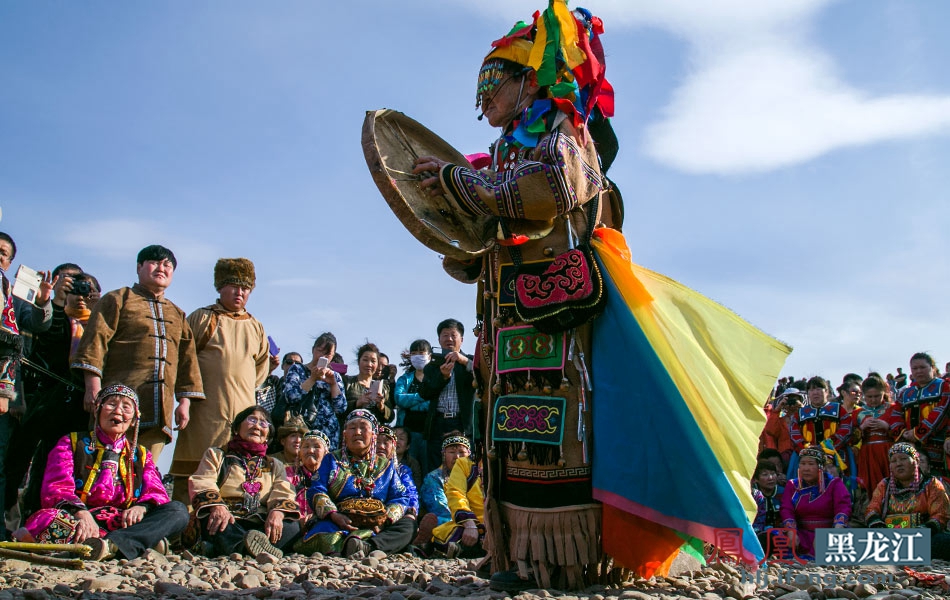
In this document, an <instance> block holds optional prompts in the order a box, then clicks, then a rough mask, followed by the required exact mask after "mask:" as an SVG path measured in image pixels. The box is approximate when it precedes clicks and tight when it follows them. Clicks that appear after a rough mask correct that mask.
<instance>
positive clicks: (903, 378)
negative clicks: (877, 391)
mask: <svg viewBox="0 0 950 600" xmlns="http://www.w3.org/2000/svg"><path fill="white" fill-rule="evenodd" d="M894 385H895V386H897V391H900V390H902V389H904V388H905V387H906V386H907V373H905V372H904V369H903V368H901V367H897V376H896V377H894Z"/></svg>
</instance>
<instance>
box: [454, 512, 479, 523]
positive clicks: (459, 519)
mask: <svg viewBox="0 0 950 600" xmlns="http://www.w3.org/2000/svg"><path fill="white" fill-rule="evenodd" d="M465 521H475V522H478V519H477V518H476V517H475V513H473V512H471V511H468V510H457V511H455V522H456V523H458V524H460V525H461V524H462V523H463V522H465Z"/></svg>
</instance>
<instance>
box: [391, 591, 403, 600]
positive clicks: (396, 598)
mask: <svg viewBox="0 0 950 600" xmlns="http://www.w3.org/2000/svg"><path fill="white" fill-rule="evenodd" d="M389 600H406V597H405V596H403V595H402V594H400V593H399V592H393V593H391V594H390V595H389Z"/></svg>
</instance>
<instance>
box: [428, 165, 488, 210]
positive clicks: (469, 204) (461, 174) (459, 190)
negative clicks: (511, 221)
mask: <svg viewBox="0 0 950 600" xmlns="http://www.w3.org/2000/svg"><path fill="white" fill-rule="evenodd" d="M466 178H469V179H470V180H469V181H466ZM481 179H485V176H484V175H483V174H481V173H479V172H477V171H476V172H473V171H472V170H471V169H468V168H465V167H459V166H457V165H445V166H444V167H442V169H441V170H440V171H439V180H440V182H441V183H442V189H444V190H445V191H446V196H448V197H450V198H452V199H453V200H454V201H455V204H456V205H457V206H458V207H459V208H460V209H461V210H462V211H464V212H465V213H466V214H469V215H473V216H474V215H491V214H494V213H493V212H492V209H491V207H490V206H489V205H488V204H486V203H485V202H484V201H483V200H482V199H481V198H480V197H479V195H478V192H477V191H476V190H475V186H476V185H477V183H476V180H481Z"/></svg>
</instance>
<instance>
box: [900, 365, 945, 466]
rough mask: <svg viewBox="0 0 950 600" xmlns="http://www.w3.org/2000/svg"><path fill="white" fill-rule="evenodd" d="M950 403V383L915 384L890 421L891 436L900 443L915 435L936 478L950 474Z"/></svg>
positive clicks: (905, 393) (902, 392) (902, 393)
mask: <svg viewBox="0 0 950 600" xmlns="http://www.w3.org/2000/svg"><path fill="white" fill-rule="evenodd" d="M948 404H950V381H948V380H946V379H940V378H939V377H938V378H936V379H932V380H931V381H929V382H928V383H926V384H924V385H923V386H919V387H918V386H917V385H914V384H911V385H909V386H907V387H905V388H904V389H903V390H902V391H901V393H900V395H898V397H897V401H896V402H894V404H892V405H891V409H890V411H889V414H888V416H887V417H886V419H885V420H887V421H888V422H889V423H890V425H891V437H892V438H894V439H895V440H900V438H901V436H902V435H903V433H904V432H905V431H910V432H912V433H913V434H914V439H915V440H917V441H918V442H920V445H921V446H923V450H924V452H926V453H927V458H928V459H929V460H930V470H931V472H932V473H934V474H935V475H947V474H948V473H950V471H948V469H947V464H946V457H945V456H944V451H943V442H944V440H946V438H947V417H948V416H950V415H948V414H947V412H948V409H947V405H948Z"/></svg>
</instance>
